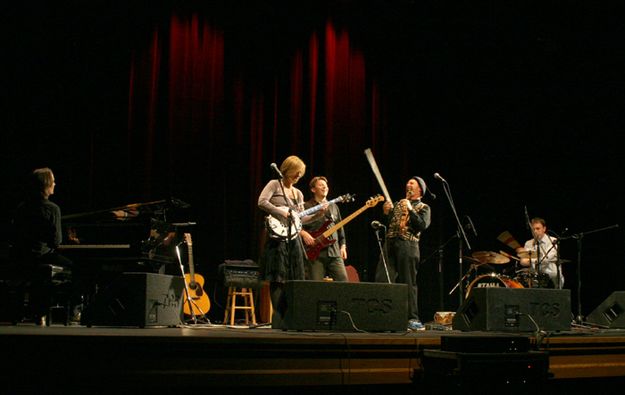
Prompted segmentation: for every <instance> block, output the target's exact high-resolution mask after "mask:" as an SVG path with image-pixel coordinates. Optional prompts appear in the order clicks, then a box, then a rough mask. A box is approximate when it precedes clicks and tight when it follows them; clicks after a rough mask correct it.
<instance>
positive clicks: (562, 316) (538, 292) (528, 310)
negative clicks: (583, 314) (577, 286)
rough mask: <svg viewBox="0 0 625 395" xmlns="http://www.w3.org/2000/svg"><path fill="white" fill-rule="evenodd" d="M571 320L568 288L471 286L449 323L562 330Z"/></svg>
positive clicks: (499, 328) (465, 328)
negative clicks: (471, 288) (473, 287)
mask: <svg viewBox="0 0 625 395" xmlns="http://www.w3.org/2000/svg"><path fill="white" fill-rule="evenodd" d="M571 321H572V317H571V291H570V290H568V289H546V288H497V287H493V288H475V289H473V290H472V291H471V293H470V294H469V296H468V297H467V299H466V300H465V301H464V302H463V303H462V305H460V307H459V309H458V311H457V312H456V315H455V316H454V319H453V322H452V326H453V328H454V329H456V330H461V331H503V332H535V331H538V330H545V331H566V330H570V329H571Z"/></svg>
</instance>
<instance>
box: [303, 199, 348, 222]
mask: <svg viewBox="0 0 625 395" xmlns="http://www.w3.org/2000/svg"><path fill="white" fill-rule="evenodd" d="M342 199H343V197H342V196H339V197H337V198H334V199H332V200H330V201H329V202H327V203H328V205H330V204H332V203H336V202H338V201H340V200H342ZM324 204H325V203H320V204H318V205H316V206H313V207H311V208H309V209H306V210H304V211H302V212H301V213H299V214H298V215H299V217H300V218H302V217H305V216H307V215H310V214H314V213H316V212H317V211H319V210H321V209H322V208H323V205H324Z"/></svg>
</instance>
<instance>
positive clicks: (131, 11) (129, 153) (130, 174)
mask: <svg viewBox="0 0 625 395" xmlns="http://www.w3.org/2000/svg"><path fill="white" fill-rule="evenodd" d="M457 3H458V2H452V1H416V2H415V1H366V2H356V1H327V2H320V1H301V2H296V4H293V5H287V6H284V5H280V3H279V2H272V1H259V2H252V4H247V3H244V2H239V1H231V2H204V1H181V2H177V1H157V2H148V3H146V2H141V1H130V2H128V4H123V5H110V4H108V2H104V1H91V2H88V4H85V3H84V2H81V1H67V2H62V3H49V4H44V5H38V6H34V5H32V6H31V5H29V6H26V5H16V4H10V5H6V6H4V7H3V8H4V10H3V11H4V12H3V14H4V16H5V18H4V19H5V21H4V22H3V24H2V25H3V30H4V33H3V35H2V36H3V41H2V42H3V65H4V66H5V67H4V68H3V69H4V71H3V80H4V84H3V85H4V86H5V87H6V88H5V92H6V98H7V99H8V100H6V103H5V105H4V107H3V110H4V111H3V118H2V119H3V125H2V129H3V131H2V144H1V145H2V161H3V166H2V174H3V177H2V179H3V184H4V185H5V188H4V191H5V192H4V193H3V194H2V200H1V201H2V207H3V210H2V220H3V223H5V224H6V223H7V221H8V218H9V217H10V211H11V209H12V208H13V207H14V206H15V204H16V203H17V201H18V199H19V188H20V182H21V180H22V179H23V177H24V176H25V175H26V174H27V172H28V171H30V170H32V169H33V168H34V167H40V166H49V167H51V168H52V169H53V170H54V171H55V174H56V177H57V180H58V186H57V191H56V194H55V195H54V197H53V200H54V201H56V202H57V203H59V204H60V205H61V207H62V210H63V213H64V214H72V213H81V212H87V211H92V210H101V209H106V208H111V207H117V206H121V205H125V204H128V203H137V202H149V201H154V200H159V199H166V198H170V197H175V198H178V199H181V200H183V201H185V202H188V203H189V204H191V209H189V210H187V211H186V212H185V213H184V218H180V219H181V220H188V221H195V222H197V224H198V225H197V226H196V227H195V228H194V245H193V247H194V255H195V262H196V264H197V265H198V271H199V272H201V273H204V275H205V276H206V277H207V285H206V287H208V288H211V289H212V288H213V287H214V286H216V283H217V278H216V268H217V266H218V264H219V263H221V262H222V261H223V260H224V259H244V258H251V259H254V260H257V259H258V255H259V251H260V245H261V239H260V234H261V230H262V213H261V212H260V211H259V210H258V209H257V208H256V200H257V196H258V193H259V192H260V190H261V189H262V187H263V185H264V184H265V183H266V182H267V181H268V180H269V178H270V176H271V174H270V169H269V164H270V163H271V162H276V163H278V164H279V163H280V162H281V161H282V160H283V159H284V158H285V157H286V156H288V155H291V154H296V155H299V156H300V157H301V158H302V159H303V160H304V161H305V162H306V164H307V170H306V175H305V176H304V178H303V180H302V182H301V183H300V184H299V185H298V186H299V187H300V188H301V189H302V190H303V191H304V192H305V193H307V192H308V191H307V188H306V187H305V185H306V184H307V182H308V181H309V180H310V178H311V177H312V176H313V175H318V174H323V175H326V176H327V177H328V178H329V180H330V187H331V195H332V196H331V197H334V196H337V195H339V194H343V193H355V194H356V195H357V199H356V201H355V202H353V203H350V204H347V205H343V206H342V207H341V208H342V212H343V214H344V216H346V215H347V214H349V213H351V212H353V211H355V210H357V209H358V208H360V207H361V206H362V205H364V203H365V201H366V200H367V199H368V198H369V197H371V196H374V195H375V194H378V193H381V189H380V187H379V185H378V183H377V182H376V180H375V177H374V176H373V173H372V171H371V169H370V167H369V166H368V164H367V161H366V159H365V156H364V153H363V152H364V150H365V149H366V148H371V149H372V151H373V153H374V155H375V157H376V160H377V163H378V165H379V166H380V169H381V171H382V175H383V177H384V179H385V182H386V184H387V186H388V189H389V192H390V194H391V197H392V198H393V199H398V198H399V197H400V196H401V195H402V190H403V186H404V184H405V182H406V180H407V179H408V178H409V177H411V176H413V175H421V176H422V177H424V178H425V180H426V182H427V183H428V185H429V187H430V189H431V190H432V191H433V192H434V193H435V194H436V195H438V198H437V199H436V200H432V199H431V198H430V199H426V200H427V201H428V203H430V204H431V205H432V208H433V223H432V226H431V228H430V229H429V230H428V231H427V232H426V233H425V234H424V236H423V240H422V256H423V258H424V263H423V265H422V268H421V271H420V279H419V281H420V284H421V289H420V293H421V304H422V309H423V311H424V312H423V315H424V319H425V320H429V319H430V318H429V317H431V315H432V314H433V312H434V311H436V310H455V308H456V307H457V305H458V302H459V297H458V294H457V293H456V294H453V295H448V292H449V291H450V290H451V288H452V287H453V286H454V284H455V283H456V281H457V279H458V278H459V276H460V275H462V274H464V272H465V271H466V270H467V269H468V265H466V264H465V265H463V267H462V268H460V267H459V255H460V251H459V243H458V239H457V238H456V237H455V235H456V229H457V228H456V222H455V219H454V216H453V215H452V210H451V207H450V202H449V200H448V199H447V198H446V196H445V194H444V193H443V190H442V187H441V183H440V181H438V180H435V179H434V178H433V176H432V175H433V173H434V172H438V173H440V174H441V175H442V176H443V177H444V178H445V179H446V180H447V181H448V182H449V184H450V186H451V192H452V198H453V201H454V203H455V208H456V210H457V212H458V214H459V216H460V217H461V220H463V221H464V219H463V218H464V216H466V215H468V216H470V217H471V218H472V220H473V222H474V224H475V227H476V230H477V236H475V235H471V234H469V242H470V244H471V247H472V250H473V251H479V250H491V251H499V250H506V251H508V252H511V251H510V250H509V249H507V247H506V246H504V245H503V244H502V243H500V242H499V241H497V239H496V237H497V235H499V233H501V232H502V231H504V230H508V231H510V232H511V233H512V234H513V235H514V236H515V237H516V238H517V239H518V240H519V241H521V242H522V241H524V240H525V239H528V238H529V237H530V236H531V235H530V234H529V231H528V230H527V229H526V226H525V214H524V210H525V208H527V211H528V213H529V215H530V216H541V217H544V218H546V219H547V221H548V226H549V227H550V229H551V230H553V231H555V232H557V233H564V234H565V235H569V236H570V235H578V236H580V237H578V238H577V239H567V240H564V241H563V242H562V256H563V257H564V258H566V259H570V260H571V261H572V262H571V263H567V264H565V266H564V270H565V276H566V284H565V287H566V288H571V289H572V291H573V305H574V313H575V312H577V311H576V307H575V306H576V302H577V295H578V294H577V286H578V282H577V281H578V279H579V278H580V276H579V274H580V273H579V270H578V259H577V254H578V251H579V248H580V247H581V264H580V267H581V280H582V282H581V284H582V293H581V301H582V304H583V306H582V313H584V314H588V313H590V311H591V310H592V309H593V308H594V307H595V306H597V305H598V304H599V303H600V302H601V301H602V300H603V299H605V297H606V296H608V295H609V294H610V293H611V292H612V291H614V290H623V289H625V284H624V283H623V282H624V280H623V278H624V276H623V273H624V270H623V268H622V266H623V264H625V260H624V253H623V245H624V244H625V243H623V232H622V230H621V228H618V229H610V230H606V231H602V232H594V231H595V230H601V229H603V228H605V227H609V226H612V225H614V224H622V218H623V208H622V205H621V202H620V200H621V196H622V194H623V186H622V185H623V184H622V177H621V176H619V173H620V170H621V167H622V164H623V154H622V143H621V142H620V140H621V138H620V136H619V132H621V131H622V125H623V116H622V114H623V110H624V108H623V107H624V99H625V89H624V88H625V77H624V76H623V69H625V49H623V46H622V37H623V33H624V32H623V24H622V15H620V13H619V9H618V8H617V7H616V6H614V7H612V6H610V5H609V4H598V3H596V2H595V3H591V2H586V3H581V2H564V1H562V2H555V1H553V2H550V1H547V2H545V1H527V2H522V3H520V4H512V5H510V4H500V3H501V2H497V1H490V2H488V1H478V2H460V4H457ZM379 212H380V208H379V207H376V208H372V209H368V210H366V211H365V212H363V214H361V215H360V216H358V217H356V218H355V219H354V220H353V221H351V222H350V223H349V224H348V225H347V226H346V232H347V237H348V242H349V259H348V261H347V263H348V264H351V265H353V266H355V267H356V268H357V269H358V271H359V272H360V275H361V278H362V279H363V280H370V279H372V275H373V269H374V267H375V264H376V261H377V257H378V246H377V244H376V241H375V235H374V233H373V230H372V229H371V227H370V226H369V223H370V222H371V221H372V220H373V219H375V218H376V217H377V216H378V215H379ZM5 229H6V226H5ZM5 238H6V237H5ZM463 253H464V254H465V255H468V254H469V253H470V251H468V249H467V248H466V246H464V250H463ZM439 269H440V273H439ZM440 284H442V287H441V286H440Z"/></svg>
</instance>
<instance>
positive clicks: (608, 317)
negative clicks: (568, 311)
mask: <svg viewBox="0 0 625 395" xmlns="http://www.w3.org/2000/svg"><path fill="white" fill-rule="evenodd" d="M586 321H587V322H589V323H592V324H597V325H603V326H606V327H608V328H614V329H616V328H618V329H625V291H615V292H612V294H611V295H610V296H608V297H607V298H606V300H604V301H603V302H602V303H601V304H600V305H599V306H598V307H597V308H596V309H594V310H593V311H592V313H590V315H588V317H586Z"/></svg>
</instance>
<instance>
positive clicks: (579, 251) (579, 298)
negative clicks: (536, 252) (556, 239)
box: [563, 224, 618, 324]
mask: <svg viewBox="0 0 625 395" xmlns="http://www.w3.org/2000/svg"><path fill="white" fill-rule="evenodd" d="M614 228H618V224H614V225H610V226H606V227H604V228H599V229H594V230H589V231H588V232H580V233H576V234H573V235H570V236H568V237H564V238H563V240H567V239H575V240H577V316H576V317H575V322H576V323H577V324H583V321H584V319H583V318H584V317H583V316H582V296H581V294H582V270H581V269H582V265H581V262H582V239H583V238H584V236H585V235H588V234H591V233H597V232H602V231H604V230H609V229H614Z"/></svg>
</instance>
